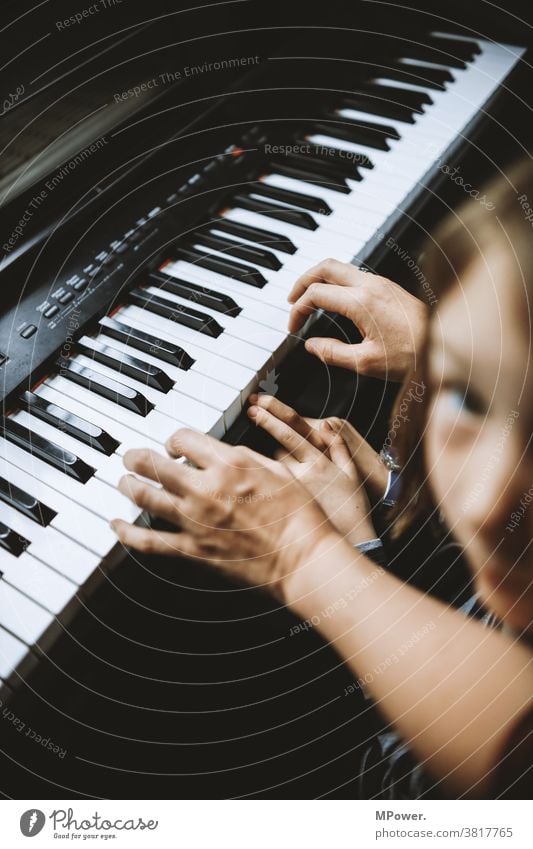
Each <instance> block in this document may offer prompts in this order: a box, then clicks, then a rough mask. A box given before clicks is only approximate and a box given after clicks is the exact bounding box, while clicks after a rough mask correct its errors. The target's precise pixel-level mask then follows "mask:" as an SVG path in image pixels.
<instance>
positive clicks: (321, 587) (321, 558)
mask: <svg viewBox="0 0 533 849" xmlns="http://www.w3.org/2000/svg"><path fill="white" fill-rule="evenodd" d="M358 558H362V555H360V554H359V553H358V552H357V550H356V549H354V548H353V546H352V545H351V544H349V543H348V542H347V541H346V540H345V539H343V537H342V536H341V535H340V534H339V533H337V531H335V530H334V529H333V528H331V530H328V531H325V532H324V533H323V534H321V535H320V536H319V537H317V538H316V539H315V540H314V542H313V544H312V545H309V546H308V547H307V548H306V550H305V552H304V551H302V552H301V556H300V558H299V560H298V563H297V565H296V566H295V568H293V569H292V570H291V572H290V573H289V574H287V577H286V579H285V581H284V584H283V600H284V602H285V604H286V605H287V606H288V607H290V608H291V610H292V611H293V612H294V613H296V614H297V615H299V616H303V617H304V618H305V617H306V616H307V615H309V612H310V611H313V612H314V607H315V606H316V605H317V604H318V605H319V599H320V598H322V596H325V595H327V592H328V587H331V585H332V582H333V583H335V582H336V578H337V574H340V573H341V572H342V571H343V570H345V569H346V567H347V566H349V564H350V563H352V562H353V561H354V559H358Z"/></svg>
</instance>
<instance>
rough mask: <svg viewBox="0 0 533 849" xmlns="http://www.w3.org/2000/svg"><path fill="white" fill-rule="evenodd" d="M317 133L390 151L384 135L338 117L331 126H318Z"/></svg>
mask: <svg viewBox="0 0 533 849" xmlns="http://www.w3.org/2000/svg"><path fill="white" fill-rule="evenodd" d="M315 132H317V133H327V134H328V135H330V136H336V138H338V139H344V140H345V141H349V142H353V143H354V144H362V145H366V146H367V147H374V148H376V150H385V151H387V150H390V146H389V143H388V141H387V137H386V135H385V134H384V133H376V132H375V131H374V130H369V129H367V128H365V127H362V126H361V125H360V124H357V123H356V122H355V121H349V120H348V119H346V118H340V117H339V116H338V115H337V117H336V118H335V119H332V122H331V124H322V123H320V124H317V127H316V130H315Z"/></svg>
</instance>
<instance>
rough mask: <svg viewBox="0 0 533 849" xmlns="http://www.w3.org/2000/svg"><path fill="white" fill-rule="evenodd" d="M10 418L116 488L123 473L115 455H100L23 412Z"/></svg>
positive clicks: (71, 437)
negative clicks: (67, 453) (71, 453)
mask: <svg viewBox="0 0 533 849" xmlns="http://www.w3.org/2000/svg"><path fill="white" fill-rule="evenodd" d="M11 418H12V419H14V420H15V421H18V422H20V424H21V425H23V426H24V427H27V428H29V429H30V430H32V431H33V432H34V433H38V434H40V435H41V436H44V437H45V438H46V439H49V440H50V442H54V443H55V444H56V445H60V446H61V448H64V449H65V450H67V451H72V452H73V453H74V454H76V456H77V457H79V458H80V460H83V461H84V462H85V463H88V464H89V465H90V466H92V468H93V469H95V477H96V478H98V479H99V480H101V481H104V482H105V483H107V484H109V485H110V486H112V487H116V485H117V483H118V481H119V479H120V477H121V475H122V473H123V472H122V461H121V460H120V458H119V457H118V456H117V455H116V454H111V456H109V457H108V456H107V454H102V453H101V452H100V451H96V449H94V448H91V447H90V446H89V445H85V443H84V442H81V441H80V440H79V439H76V438H75V437H73V436H69V434H68V433H66V432H65V431H64V430H62V429H61V428H58V427H54V426H53V425H50V424H48V423H47V422H44V421H42V420H41V419H38V418H36V416H31V415H30V414H29V413H27V412H26V411H25V410H19V411H18V412H16V413H14V414H13V415H12V416H11Z"/></svg>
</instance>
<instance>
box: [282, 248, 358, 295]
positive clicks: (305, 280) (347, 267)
mask: <svg viewBox="0 0 533 849" xmlns="http://www.w3.org/2000/svg"><path fill="white" fill-rule="evenodd" d="M361 274H363V272H362V271H359V270H358V269H357V268H355V266H353V265H351V264H349V263H346V262H339V260H337V259H324V260H322V262H319V263H318V264H317V265H313V267H312V268H310V269H309V270H308V271H306V272H305V273H304V274H302V275H301V276H300V277H299V278H298V280H297V281H296V283H295V284H294V286H293V287H292V289H291V291H290V292H289V297H288V301H289V303H291V304H293V303H294V302H295V301H297V300H298V298H300V297H301V296H302V295H303V293H304V292H305V291H306V290H307V289H308V288H309V286H311V285H312V284H313V283H333V284H335V285H337V286H354V285H355V284H356V283H357V281H358V279H359V275H361Z"/></svg>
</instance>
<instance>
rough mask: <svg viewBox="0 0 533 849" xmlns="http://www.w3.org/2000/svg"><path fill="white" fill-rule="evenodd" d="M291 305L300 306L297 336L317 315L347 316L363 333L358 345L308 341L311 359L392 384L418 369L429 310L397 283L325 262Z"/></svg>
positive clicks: (300, 285)
mask: <svg viewBox="0 0 533 849" xmlns="http://www.w3.org/2000/svg"><path fill="white" fill-rule="evenodd" d="M289 302H290V303H292V304H294V306H293V308H292V310H291V313H290V316H289V331H290V332H291V333H295V332H296V331H298V330H299V329H300V328H301V327H302V326H303V325H304V324H305V322H306V320H307V319H308V317H309V315H310V314H311V313H312V312H314V311H315V310H317V309H324V310H328V311H330V312H336V313H339V314H340V315H343V316H346V317H347V318H349V319H351V321H353V323H354V324H355V326H356V327H357V329H358V330H359V332H360V333H361V335H362V337H363V340H362V342H359V343H357V344H355V345H350V344H348V343H346V342H342V341H340V340H338V339H322V338H311V339H308V340H307V341H306V343H305V347H306V349H307V350H308V351H309V353H311V354H315V355H316V356H317V357H320V359H321V360H323V361H324V362H325V363H327V364H328V365H332V366H340V367H341V368H346V369H350V370H352V371H357V372H359V374H364V375H368V376H370V377H379V378H382V379H388V380H402V379H403V378H404V377H405V375H406V374H407V372H408V371H410V370H411V369H413V368H414V367H415V366H416V358H417V354H418V352H419V350H420V346H421V344H422V341H423V338H424V333H425V326H426V321H427V311H428V309H427V307H426V306H425V305H424V304H423V303H422V302H421V301H419V300H418V298H415V297H414V296H413V295H410V294H409V293H408V292H406V291H405V289H403V288H402V287H401V286H399V285H398V284H397V283H393V282H392V280H388V279H387V278H386V277H379V276H378V275H376V274H371V273H369V272H363V271H360V270H359V269H358V268H356V267H355V266H353V265H350V264H349V263H344V262H338V261H337V260H335V259H325V260H324V261H323V262H320V263H319V264H318V265H315V266H313V268H310V269H309V271H307V272H305V274H302V276H301V277H299V278H298V280H297V281H296V283H295V284H294V287H293V288H292V290H291V292H290V294H289Z"/></svg>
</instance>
